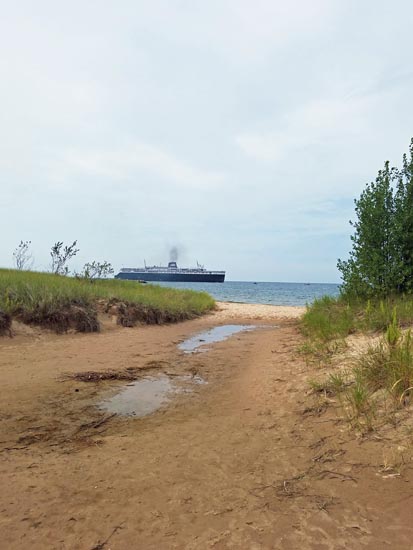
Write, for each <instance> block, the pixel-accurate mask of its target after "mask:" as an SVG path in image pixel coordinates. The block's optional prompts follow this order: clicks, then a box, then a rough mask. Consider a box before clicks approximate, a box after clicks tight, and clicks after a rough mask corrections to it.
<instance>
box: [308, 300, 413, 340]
mask: <svg viewBox="0 0 413 550" xmlns="http://www.w3.org/2000/svg"><path fill="white" fill-rule="evenodd" d="M395 316H396V317H397V320H398V325H399V326H401V327H404V326H409V325H412V324H413V296H411V295H409V296H404V295H403V296H391V297H388V298H386V299H385V300H379V299H377V300H367V301H364V302H362V301H353V302H351V301H347V300H345V298H343V297H338V298H331V297H329V296H325V297H323V298H320V299H317V300H314V302H313V303H312V304H311V305H309V306H307V311H306V313H305V314H304V316H303V317H302V320H301V329H302V332H303V333H304V334H305V335H306V336H307V337H309V338H310V339H312V340H318V341H323V342H328V341H331V340H334V339H337V338H345V337H346V336H348V335H349V334H352V333H354V332H357V331H360V332H375V331H385V330H387V328H388V327H389V326H391V325H392V321H393V319H394V317H395Z"/></svg>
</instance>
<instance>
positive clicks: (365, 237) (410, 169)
mask: <svg viewBox="0 0 413 550" xmlns="http://www.w3.org/2000/svg"><path fill="white" fill-rule="evenodd" d="M354 202H355V205H356V207H355V213H356V221H355V222H350V224H351V225H352V227H353V228H354V233H353V235H352V236H351V241H352V250H351V251H350V255H349V259H348V260H346V261H343V260H338V263H337V267H338V269H339V271H340V272H341V276H342V279H343V286H342V292H343V294H344V295H347V296H356V297H362V298H365V297H369V296H385V295H389V294H392V293H401V292H411V291H413V139H412V141H411V144H410V158H408V157H407V155H405V156H404V157H403V168H402V169H401V170H399V169H398V168H391V167H390V165H389V163H388V162H386V163H385V165H384V169H383V170H380V171H379V173H378V176H377V178H376V180H375V181H374V182H372V183H370V184H368V185H366V187H365V189H364V190H363V192H362V193H361V195H360V198H359V199H356V200H355V201H354Z"/></svg>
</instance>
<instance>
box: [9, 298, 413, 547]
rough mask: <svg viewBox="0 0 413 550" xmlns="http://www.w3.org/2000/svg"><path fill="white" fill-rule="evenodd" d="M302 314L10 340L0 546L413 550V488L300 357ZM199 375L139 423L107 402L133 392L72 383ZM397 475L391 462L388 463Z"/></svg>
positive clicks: (279, 312)
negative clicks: (211, 333) (201, 338)
mask: <svg viewBox="0 0 413 550" xmlns="http://www.w3.org/2000/svg"><path fill="white" fill-rule="evenodd" d="M302 311H303V308H301V309H299V308H285V307H283V308H278V307H277V306H253V305H247V304H242V305H241V304H223V303H221V304H219V311H217V312H215V313H213V314H211V315H208V316H206V317H203V318H200V319H196V320H193V321H187V322H184V323H181V324H177V325H169V326H154V327H153V326H152V327H146V326H145V327H135V328H133V329H125V328H119V327H117V326H115V325H114V324H113V322H112V321H113V320H111V319H110V318H106V319H105V321H104V329H103V331H102V333H101V334H92V335H79V334H68V335H65V336H56V335H53V334H49V333H45V332H43V331H38V330H32V329H27V327H16V329H15V330H16V333H17V335H16V337H15V338H13V339H9V338H2V339H1V340H0V388H1V391H0V418H1V431H0V461H1V462H0V471H1V479H2V491H1V492H0V510H1V511H2V512H1V516H0V540H1V543H0V547H2V548H7V549H8V550H9V549H11V550H13V549H22V548H30V549H35V550H44V549H45V548H47V549H48V548H52V549H79V550H92V549H95V550H96V549H103V548H104V549H105V550H108V549H112V550H117V549H119V550H126V549H128V550H129V549H135V548H136V549H161V550H162V549H188V550H193V549H194V550H195V549H203V548H214V549H257V550H258V549H263V550H267V549H274V548H275V549H291V550H293V549H297V548H305V549H307V548H308V549H317V550H318V549H358V548H360V549H361V548H368V549H372V550H373V549H375V550H376V549H381V548H400V549H401V548H410V547H411V540H412V535H413V526H412V524H411V504H412V500H413V490H412V488H411V486H412V483H413V476H412V472H411V469H410V467H409V466H408V465H406V466H405V467H403V468H402V469H401V470H400V471H399V469H397V468H394V469H393V470H392V469H390V468H389V467H388V468H387V469H386V468H385V467H384V463H385V460H384V453H386V452H387V451H386V449H390V448H391V441H390V440H391V431H389V432H388V433H387V438H388V441H386V440H385V438H383V437H381V438H374V437H365V438H363V439H360V438H357V437H356V436H355V434H354V433H353V432H351V431H349V429H348V424H347V423H346V422H344V421H343V420H342V419H340V415H339V412H338V409H337V407H336V406H334V404H333V405H332V406H331V407H329V408H327V409H325V408H324V409H321V410H318V409H317V406H315V405H314V401H313V398H312V397H311V396H310V395H309V386H308V380H309V379H310V378H313V377H317V376H319V375H320V372H319V369H318V368H317V367H315V366H311V365H307V364H306V363H305V361H304V359H303V358H302V357H301V356H300V355H299V354H298V352H297V349H298V346H299V345H300V343H302V337H301V335H300V333H299V330H298V328H297V317H298V316H299V315H300V314H301V313H302ZM226 323H228V324H233V323H237V324H254V325H258V326H260V327H261V328H260V329H259V330H255V331H245V332H242V333H238V334H235V335H233V336H232V337H231V338H228V339H227V340H224V341H221V342H218V343H216V344H214V345H213V346H212V347H211V348H210V350H209V351H207V352H205V353H197V354H185V353H184V352H182V351H180V350H179V349H178V344H179V343H181V342H182V341H183V340H184V339H186V338H189V337H191V336H193V335H195V334H197V333H198V332H200V331H203V330H207V329H211V328H213V327H215V326H217V325H223V324H226ZM128 368H134V369H135V370H136V371H138V372H139V373H141V375H142V376H145V375H148V376H151V377H157V376H160V375H162V376H168V377H170V378H171V379H172V380H173V379H174V377H176V376H200V377H202V379H203V380H205V381H206V382H207V384H203V385H201V384H200V385H196V386H194V387H193V388H192V390H191V392H190V393H178V394H176V396H174V398H173V399H171V400H170V402H169V403H168V404H167V405H166V406H162V407H161V408H160V409H159V410H158V411H156V412H154V413H153V414H150V415H148V416H145V417H142V418H131V417H121V416H112V415H111V414H109V413H106V412H105V411H101V410H99V408H98V407H97V405H98V404H99V403H101V402H102V400H105V399H108V398H110V397H111V396H113V395H115V394H116V392H118V391H119V390H120V389H121V388H125V386H126V385H127V382H125V381H116V380H111V381H101V382H81V381H76V380H70V379H68V376H67V375H68V374H73V373H79V372H85V371H91V370H93V371H102V372H104V371H106V370H108V369H112V370H118V371H119V372H121V371H124V370H125V369H128ZM387 464H389V462H387Z"/></svg>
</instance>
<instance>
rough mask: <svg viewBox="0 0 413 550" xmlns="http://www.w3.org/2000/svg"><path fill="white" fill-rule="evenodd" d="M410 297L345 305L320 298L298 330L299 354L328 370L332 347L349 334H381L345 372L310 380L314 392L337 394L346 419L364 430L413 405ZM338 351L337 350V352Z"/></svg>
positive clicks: (412, 300)
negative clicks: (300, 339) (300, 334)
mask: <svg viewBox="0 0 413 550" xmlns="http://www.w3.org/2000/svg"><path fill="white" fill-rule="evenodd" d="M412 325H413V297H412V296H410V295H403V296H402V295H400V296H391V297H388V298H386V299H377V300H366V301H347V300H345V299H344V297H338V298H330V297H324V298H322V299H319V300H315V302H314V303H313V304H311V305H310V306H308V307H307V311H306V313H305V314H304V316H303V318H302V321H301V329H302V332H303V333H304V335H306V336H307V340H306V342H305V345H304V346H302V349H301V351H302V353H305V354H307V356H311V358H312V362H313V363H314V362H316V361H317V362H318V364H319V365H320V366H327V365H328V364H329V363H330V362H331V349H334V347H335V346H336V347H337V343H338V342H341V343H342V344H343V346H345V345H346V343H345V338H346V337H347V336H348V335H349V334H352V333H363V334H370V335H375V336H377V335H381V336H380V338H379V339H378V341H377V338H376V339H375V340H373V341H372V344H370V345H369V346H368V347H367V348H366V349H365V350H364V351H361V353H359V355H358V356H357V357H356V358H353V360H352V361H351V363H350V364H349V365H348V364H347V365H345V369H344V370H342V369H340V366H339V365H336V369H335V370H334V371H333V372H332V373H330V374H329V375H328V377H327V378H325V379H323V380H321V381H319V380H315V381H314V380H312V381H310V387H311V389H312V390H313V392H314V393H316V394H320V393H322V394H326V395H327V394H332V395H337V396H338V398H339V401H340V402H341V404H342V407H343V410H344V411H345V413H346V416H347V418H348V420H349V421H350V422H351V424H352V425H353V426H355V427H356V428H357V429H359V430H361V431H363V432H365V431H371V430H372V429H374V427H375V425H376V424H377V423H378V422H381V423H383V422H385V421H386V419H388V418H389V415H392V414H394V411H396V410H398V409H400V408H401V407H403V406H405V405H409V404H411V402H412V397H413V336H412V332H411V328H410V327H411V326H412ZM337 349H339V350H340V351H342V349H343V348H342V347H339V348H337Z"/></svg>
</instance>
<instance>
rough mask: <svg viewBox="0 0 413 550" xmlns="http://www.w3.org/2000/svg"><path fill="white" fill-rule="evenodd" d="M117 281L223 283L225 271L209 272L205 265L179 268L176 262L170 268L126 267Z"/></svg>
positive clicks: (169, 265)
mask: <svg viewBox="0 0 413 550" xmlns="http://www.w3.org/2000/svg"><path fill="white" fill-rule="evenodd" d="M115 279H131V280H134V281H168V282H182V283H223V282H224V280H225V271H209V270H207V269H205V268H204V266H203V265H200V264H197V267H193V268H191V267H178V265H177V263H176V262H169V263H168V266H167V267H166V266H165V267H163V266H156V265H153V266H147V265H145V267H124V268H122V269H121V270H120V271H119V273H118V274H117V275H115Z"/></svg>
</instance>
